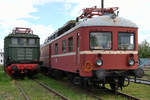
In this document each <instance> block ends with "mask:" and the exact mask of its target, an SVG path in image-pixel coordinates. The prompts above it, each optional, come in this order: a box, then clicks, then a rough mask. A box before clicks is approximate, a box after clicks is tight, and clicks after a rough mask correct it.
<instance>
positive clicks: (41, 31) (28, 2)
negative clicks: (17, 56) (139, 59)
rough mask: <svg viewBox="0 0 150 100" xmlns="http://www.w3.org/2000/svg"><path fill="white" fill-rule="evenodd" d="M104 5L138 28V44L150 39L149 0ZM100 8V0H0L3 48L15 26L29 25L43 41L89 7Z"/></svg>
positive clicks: (110, 1)
mask: <svg viewBox="0 0 150 100" xmlns="http://www.w3.org/2000/svg"><path fill="white" fill-rule="evenodd" d="M104 3H105V4H104V6H105V7H119V16H120V17H124V18H127V19H129V20H131V21H133V22H134V23H136V24H137V25H138V27H139V37H138V39H139V43H141V42H142V41H144V40H147V41H148V42H150V13H149V10H150V6H149V5H150V0H104ZM94 6H97V7H101V0H0V48H3V45H4V44H3V42H4V41H3V40H4V38H5V36H7V35H8V34H9V33H11V32H12V29H14V27H29V28H31V29H32V30H33V32H34V34H37V35H39V37H40V39H41V44H42V43H43V42H44V40H45V39H46V38H47V37H48V36H49V35H50V34H52V33H53V32H54V31H56V30H57V29H58V28H60V27H61V26H63V25H64V24H65V23H66V22H67V21H68V20H73V19H75V18H76V17H78V16H79V15H80V14H81V13H82V9H83V8H86V7H94Z"/></svg>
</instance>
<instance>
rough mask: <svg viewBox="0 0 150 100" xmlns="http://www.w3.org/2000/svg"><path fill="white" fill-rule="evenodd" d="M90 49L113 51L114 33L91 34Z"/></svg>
mask: <svg viewBox="0 0 150 100" xmlns="http://www.w3.org/2000/svg"><path fill="white" fill-rule="evenodd" d="M90 49H97V50H98V49H112V33H111V32H91V33H90Z"/></svg>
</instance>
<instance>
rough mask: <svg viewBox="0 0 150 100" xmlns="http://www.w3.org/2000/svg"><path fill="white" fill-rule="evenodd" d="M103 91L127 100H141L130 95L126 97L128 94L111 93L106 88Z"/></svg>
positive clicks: (111, 91)
mask: <svg viewBox="0 0 150 100" xmlns="http://www.w3.org/2000/svg"><path fill="white" fill-rule="evenodd" d="M104 90H105V91H106V92H109V93H112V94H115V95H119V96H122V97H125V98H127V99H128V100H141V99H139V98H136V97H134V96H131V95H128V94H125V93H122V92H119V91H113V90H110V89H107V88H105V89H104Z"/></svg>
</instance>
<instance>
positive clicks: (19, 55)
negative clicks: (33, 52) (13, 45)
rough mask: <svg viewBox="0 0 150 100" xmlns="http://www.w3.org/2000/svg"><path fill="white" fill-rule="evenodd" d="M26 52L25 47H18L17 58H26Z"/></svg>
mask: <svg viewBox="0 0 150 100" xmlns="http://www.w3.org/2000/svg"><path fill="white" fill-rule="evenodd" d="M24 52H25V50H24V49H23V48H18V49H17V59H18V60H24V56H25V55H24Z"/></svg>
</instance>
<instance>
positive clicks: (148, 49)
mask: <svg viewBox="0 0 150 100" xmlns="http://www.w3.org/2000/svg"><path fill="white" fill-rule="evenodd" d="M138 53H139V54H138V55H139V58H150V43H148V42H147V41H146V40H144V41H143V42H142V43H141V44H139V49H138Z"/></svg>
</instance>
